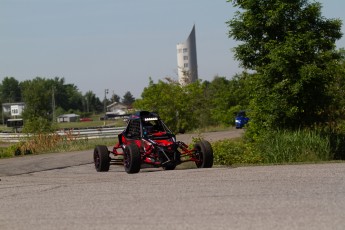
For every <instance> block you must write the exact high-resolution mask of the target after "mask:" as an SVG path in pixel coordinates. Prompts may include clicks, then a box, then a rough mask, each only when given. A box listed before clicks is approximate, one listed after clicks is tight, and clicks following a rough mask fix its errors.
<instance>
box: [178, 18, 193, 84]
mask: <svg viewBox="0 0 345 230" xmlns="http://www.w3.org/2000/svg"><path fill="white" fill-rule="evenodd" d="M176 48H177V69H178V80H179V83H180V84H181V85H186V84H189V83H191V82H195V81H196V80H198V62H197V55H196V39H195V25H194V26H193V29H192V31H191V32H190V34H189V36H188V39H187V40H186V41H185V42H184V43H179V44H177V46H176Z"/></svg>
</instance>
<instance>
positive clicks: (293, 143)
mask: <svg viewBox="0 0 345 230" xmlns="http://www.w3.org/2000/svg"><path fill="white" fill-rule="evenodd" d="M253 146H254V148H253V151H257V152H258V153H259V154H260V155H261V156H262V159H263V163H290V162H316V161H328V160H331V159H332V158H333V154H332V150H331V143H330V139H329V137H327V136H324V135H322V134H320V133H319V132H317V131H309V130H298V131H286V130H284V131H275V132H270V133H267V135H265V136H264V137H262V138H261V139H259V140H258V142H257V143H254V144H253Z"/></svg>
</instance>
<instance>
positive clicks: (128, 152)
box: [123, 144, 141, 173]
mask: <svg viewBox="0 0 345 230" xmlns="http://www.w3.org/2000/svg"><path fill="white" fill-rule="evenodd" d="M123 164H124V166H125V170H126V172H127V173H138V172H139V171H140V167H141V157H140V150H139V148H138V146H136V145H135V144H130V145H127V146H126V148H125V151H124V161H123Z"/></svg>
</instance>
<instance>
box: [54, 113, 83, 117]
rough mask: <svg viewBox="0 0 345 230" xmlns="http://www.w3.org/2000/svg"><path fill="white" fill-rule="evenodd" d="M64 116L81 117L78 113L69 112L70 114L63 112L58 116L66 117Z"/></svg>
mask: <svg viewBox="0 0 345 230" xmlns="http://www.w3.org/2000/svg"><path fill="white" fill-rule="evenodd" d="M64 117H80V116H79V115H78V114H75V113H69V114H62V115H60V116H58V118H64Z"/></svg>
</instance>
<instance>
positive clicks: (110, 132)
mask: <svg viewBox="0 0 345 230" xmlns="http://www.w3.org/2000/svg"><path fill="white" fill-rule="evenodd" d="M124 129H125V127H115V128H114V127H110V128H109V127H99V128H92V129H69V130H59V131H57V132H56V133H57V134H58V135H61V136H67V135H72V136H75V137H77V138H78V139H86V138H87V139H97V138H115V137H116V136H117V135H118V134H120V133H121V132H122V131H123V130H124ZM30 136H31V134H26V133H0V141H2V142H19V141H21V140H24V139H25V138H27V137H30Z"/></svg>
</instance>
